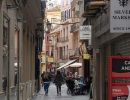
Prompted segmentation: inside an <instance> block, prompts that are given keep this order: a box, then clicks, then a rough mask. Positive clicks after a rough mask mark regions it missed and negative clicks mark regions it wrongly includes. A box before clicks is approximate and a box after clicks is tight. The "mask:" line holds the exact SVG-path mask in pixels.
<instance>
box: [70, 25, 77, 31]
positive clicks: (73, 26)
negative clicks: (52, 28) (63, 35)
mask: <svg viewBox="0 0 130 100" xmlns="http://www.w3.org/2000/svg"><path fill="white" fill-rule="evenodd" d="M78 31H79V24H73V25H71V30H70V33H75V32H78Z"/></svg>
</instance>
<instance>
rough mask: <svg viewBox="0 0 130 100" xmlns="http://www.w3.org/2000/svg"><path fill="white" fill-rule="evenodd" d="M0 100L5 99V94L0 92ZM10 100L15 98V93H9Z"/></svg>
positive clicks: (15, 99)
mask: <svg viewBox="0 0 130 100" xmlns="http://www.w3.org/2000/svg"><path fill="white" fill-rule="evenodd" d="M0 100H7V96H6V95H5V94H0ZM10 100H17V96H16V95H15V94H12V95H10Z"/></svg>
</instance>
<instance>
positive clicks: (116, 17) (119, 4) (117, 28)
mask: <svg viewBox="0 0 130 100" xmlns="http://www.w3.org/2000/svg"><path fill="white" fill-rule="evenodd" d="M110 31H111V33H130V0H111V3H110Z"/></svg>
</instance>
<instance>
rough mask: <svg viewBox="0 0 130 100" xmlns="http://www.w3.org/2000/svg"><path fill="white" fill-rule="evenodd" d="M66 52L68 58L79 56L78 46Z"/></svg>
mask: <svg viewBox="0 0 130 100" xmlns="http://www.w3.org/2000/svg"><path fill="white" fill-rule="evenodd" d="M68 54H69V59H75V58H79V56H80V54H79V49H78V48H77V49H72V50H69V52H68Z"/></svg>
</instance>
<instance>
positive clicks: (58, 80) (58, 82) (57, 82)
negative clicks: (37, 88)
mask: <svg viewBox="0 0 130 100" xmlns="http://www.w3.org/2000/svg"><path fill="white" fill-rule="evenodd" d="M62 82H63V77H62V74H61V73H60V71H57V74H56V76H55V79H54V83H55V85H56V88H57V95H61V85H62Z"/></svg>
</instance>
